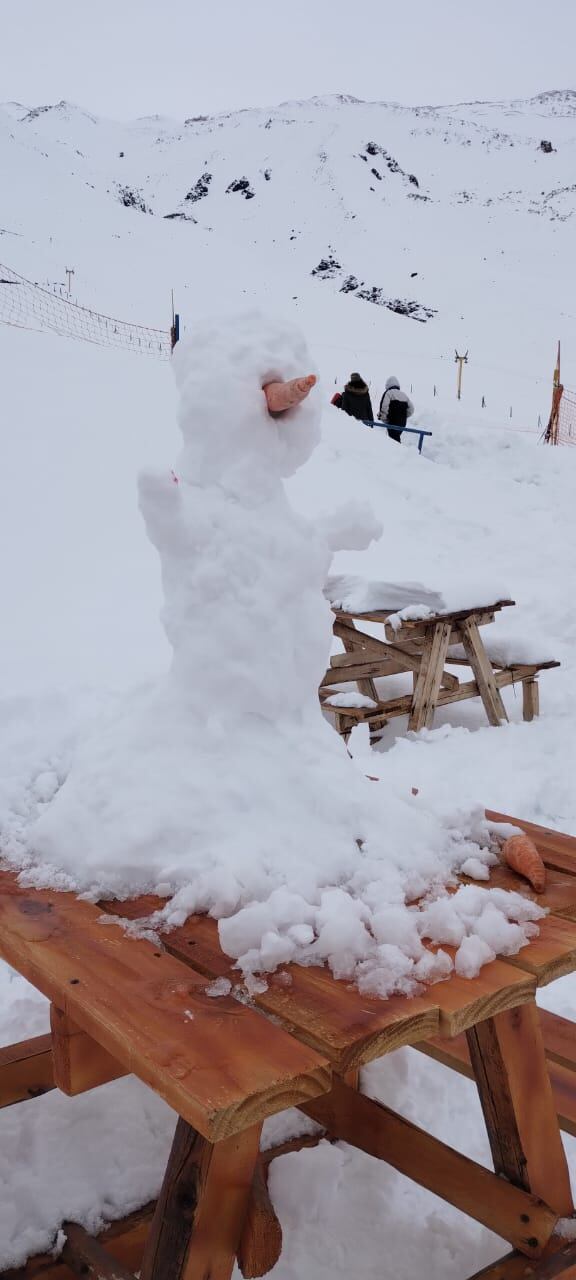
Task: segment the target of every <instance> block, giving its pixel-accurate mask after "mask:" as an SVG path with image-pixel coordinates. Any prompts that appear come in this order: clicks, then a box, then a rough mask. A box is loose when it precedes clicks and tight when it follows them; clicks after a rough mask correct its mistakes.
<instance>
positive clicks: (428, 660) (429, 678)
mask: <svg viewBox="0 0 576 1280" xmlns="http://www.w3.org/2000/svg"><path fill="white" fill-rule="evenodd" d="M449 643H450V623H449V622H439V623H438V624H437V625H436V626H435V627H434V630H433V632H432V634H431V635H430V636H429V638H427V639H426V641H425V643H424V648H423V651H422V661H421V663H420V670H419V672H418V679H417V680H416V685H415V688H414V694H413V699H412V706H411V708H410V717H409V720H408V728H409V729H411V730H412V731H413V732H414V733H418V732H419V730H420V729H425V728H427V729H429V728H430V727H431V725H432V723H433V720H434V711H435V709H436V704H437V701H438V694H439V692H440V686H441V684H442V674H443V671H444V663H445V662H446V654H447V653H448V645H449Z"/></svg>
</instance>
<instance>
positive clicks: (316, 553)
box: [27, 312, 538, 996]
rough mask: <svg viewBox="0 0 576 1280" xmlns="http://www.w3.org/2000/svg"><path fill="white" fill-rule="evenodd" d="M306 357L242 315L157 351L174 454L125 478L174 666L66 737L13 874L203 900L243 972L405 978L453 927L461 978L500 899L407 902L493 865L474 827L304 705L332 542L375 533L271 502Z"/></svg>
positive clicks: (395, 982) (304, 400) (291, 334)
mask: <svg viewBox="0 0 576 1280" xmlns="http://www.w3.org/2000/svg"><path fill="white" fill-rule="evenodd" d="M309 368H310V361H309V356H308V352H307V350H306V346H305V344H304V342H303V340H302V337H301V335H300V334H299V333H298V332H297V330H296V329H294V328H293V327H292V326H291V325H290V324H287V323H285V322H283V321H280V320H275V319H272V318H270V317H264V316H262V315H260V314H258V313H256V312H251V313H248V314H244V315H241V316H237V317H234V318H230V319H226V320H224V321H222V320H217V321H214V322H213V323H204V324H203V325H202V330H201V331H198V333H195V334H194V336H193V337H192V338H190V339H189V340H188V341H187V342H185V343H183V344H182V345H181V346H179V347H178V348H177V350H176V353H175V356H174V371H175V375H176V380H177V383H178V388H179V392H180V408H179V425H180V429H181V431H182V436H183V448H182V451H181V453H180V456H179V458H178V459H177V461H176V464H175V471H170V470H166V472H165V473H164V474H159V473H153V474H152V473H147V474H144V475H142V476H141V477H140V481H139V492H140V506H141V510H142V513H143V517H144V521H145V524H146V529H147V532H148V535H149V537H150V539H151V541H152V543H153V544H154V546H155V548H156V550H157V552H158V555H159V557H160V564H161V571H162V581H163V588H164V600H165V603H164V610H163V623H164V626H165V629H166V634H167V636H168V640H169V642H170V645H171V647H172V661H171V665H170V668H169V670H168V671H167V672H166V674H165V675H164V676H163V677H162V678H161V679H160V680H158V681H157V682H156V683H155V684H154V685H152V686H151V687H150V688H147V689H145V690H140V691H138V692H136V693H133V694H131V695H126V696H125V697H124V698H123V699H122V700H121V702H120V705H119V706H117V707H116V708H115V709H113V710H112V711H111V712H110V713H109V715H108V718H107V719H106V720H103V721H102V722H101V723H100V724H99V725H98V727H97V728H96V729H95V730H94V732H93V733H92V734H91V736H90V737H89V738H87V740H86V741H85V742H83V743H82V744H81V745H80V747H79V748H78V750H77V752H76V755H75V757H74V759H73V760H72V764H71V768H70V772H69V774H68V777H67V779H66V780H65V782H64V784H63V785H62V787H61V789H60V791H59V792H58V794H57V795H56V797H55V799H54V800H53V802H52V803H51V804H49V805H47V806H46V808H45V810H44V812H43V814H42V815H41V817H40V818H39V819H38V821H37V822H36V824H35V827H34V829H33V831H32V839H31V850H30V865H29V867H28V869H27V876H28V882H32V883H36V884H42V883H43V884H49V885H51V886H58V887H61V888H71V889H74V890H76V891H82V892H83V893H84V894H85V895H86V896H88V897H92V898H94V899H100V898H105V897H106V896H109V897H110V896H118V897H124V898H128V897H134V896H136V895H139V894H142V893H147V892H150V893H154V894H157V895H160V897H161V899H163V904H162V905H161V907H160V909H159V910H157V911H156V913H155V915H154V916H153V917H152V921H151V923H152V925H153V926H154V927H155V928H156V929H160V930H162V929H169V928H171V927H173V926H176V925H178V924H181V923H182V922H183V921H184V920H185V919H186V917H187V915H189V914H190V913H191V912H210V913H211V914H212V915H213V916H214V917H216V918H217V919H218V921H219V932H220V940H221V943H222V946H223V948H224V950H225V951H226V952H227V953H228V954H229V955H230V956H233V957H234V958H235V959H236V960H237V963H238V967H239V968H240V969H241V970H242V973H243V975H244V978H245V980H246V981H247V982H248V983H250V982H254V981H259V980H260V979H255V978H254V975H255V974H257V973H259V972H261V971H262V970H266V971H267V970H274V969H275V968H276V967H277V966H278V965H279V964H281V963H283V962H285V961H289V960H297V961H300V962H301V963H305V964H310V963H318V962H320V963H322V962H327V963H328V964H329V965H330V967H331V969H332V971H333V973H335V975H336V976H337V977H347V978H350V977H351V978H354V979H355V980H356V981H357V982H358V983H359V985H360V988H361V989H362V990H366V991H370V992H375V993H378V994H380V995H384V996H385V995H388V994H390V993H391V992H393V991H404V992H408V993H410V992H413V991H414V990H417V989H418V984H419V983H421V982H429V981H432V980H435V979H438V978H440V977H445V976H446V974H447V973H448V972H449V971H450V969H451V968H452V960H451V958H450V957H449V955H448V954H447V953H446V952H444V951H443V950H442V949H441V948H439V949H438V950H437V951H435V952H432V951H430V950H427V949H426V948H425V947H424V946H423V943H422V936H429V937H433V938H434V939H435V940H436V941H437V942H442V941H446V940H448V941H452V942H454V943H458V941H459V939H462V942H461V947H460V951H459V952H458V955H457V958H456V964H457V965H458V956H459V955H460V952H464V951H466V948H468V951H466V953H465V954H464V957H463V964H464V966H465V967H464V968H463V969H462V971H463V972H467V973H468V974H469V976H471V974H472V972H473V970H474V967H475V966H476V967H477V968H479V967H480V965H481V964H482V963H485V962H486V960H487V959H489V958H493V955H494V950H495V949H496V948H494V950H492V949H491V947H490V946H489V945H488V943H487V942H486V940H485V939H484V940H483V938H484V935H483V934H481V922H482V921H483V920H484V913H485V911H486V910H488V909H489V910H491V911H492V914H493V915H494V912H495V913H496V915H497V916H498V921H497V923H498V930H499V932H498V938H499V940H500V942H499V945H500V944H501V942H502V939H503V938H504V941H505V942H506V945H507V946H509V948H511V949H516V950H517V949H518V945H522V941H525V940H526V938H525V936H524V933H522V932H521V930H519V929H518V926H516V925H514V926H509V925H508V918H510V917H511V916H513V915H514V911H513V910H512V909H511V908H510V909H508V918H505V917H504V914H502V913H503V910H504V908H503V906H502V902H501V899H502V897H503V896H504V897H506V895H500V899H499V900H498V906H497V907H496V906H493V905H492V903H491V902H490V903H489V902H488V899H489V898H490V899H491V898H492V895H491V894H489V893H488V891H486V890H476V889H471V887H470V886H468V887H467V888H466V889H464V890H461V891H460V893H461V894H463V895H464V899H463V903H462V912H461V917H462V918H460V915H459V913H458V901H459V900H460V899H459V898H458V895H456V896H454V897H453V898H451V899H450V900H449V901H448V900H447V899H446V900H444V901H443V902H441V903H440V904H434V903H432V906H431V907H430V909H429V910H428V912H427V908H426V903H425V904H424V908H423V909H422V910H421V911H420V912H418V910H414V909H412V908H410V904H411V903H413V902H414V901H415V900H417V899H420V898H421V897H422V895H424V894H425V893H426V891H427V890H430V888H431V887H434V888H435V892H438V891H439V890H440V888H441V886H442V885H443V884H445V883H446V882H447V880H449V878H450V876H451V874H452V872H453V870H454V869H455V868H456V869H458V868H459V867H461V866H464V868H465V869H468V870H469V871H470V872H471V874H477V873H476V872H474V871H473V870H472V867H471V860H470V855H471V854H474V858H475V865H478V859H479V858H480V857H481V856H482V857H483V858H484V860H485V861H486V859H487V860H488V861H489V860H490V858H491V857H492V855H491V854H490V853H489V851H488V850H487V849H485V850H483V851H481V850H480V849H479V848H478V844H477V843H476V840H475V835H474V830H475V826H476V828H478V830H479V831H480V835H481V838H482V839H483V836H482V830H481V828H482V822H480V818H478V820H476V818H475V817H474V815H472V817H471V818H470V816H469V815H463V814H462V813H456V815H455V818H454V821H453V827H452V828H450V827H449V826H447V824H446V822H444V821H443V820H441V818H439V817H438V818H437V817H434V816H433V814H432V813H430V812H426V811H425V810H424V809H423V807H422V806H421V805H419V804H418V803H417V802H416V801H415V800H414V797H413V796H411V795H410V794H409V793H408V792H407V793H406V794H404V793H399V792H395V791H394V788H393V787H391V786H386V787H385V786H384V784H380V785H374V783H373V782H371V781H368V779H367V778H366V777H365V776H364V774H363V773H362V772H361V771H360V769H358V767H357V765H356V764H355V762H354V761H353V760H351V759H350V757H349V756H348V753H347V751H346V748H345V746H344V744H343V742H342V740H341V739H340V738H339V737H338V735H337V734H336V733H335V732H334V730H333V729H332V728H331V727H330V725H329V724H328V723H327V721H326V720H325V718H324V717H323V714H322V712H321V709H320V706H319V701H318V685H319V682H320V680H321V678H322V675H323V673H324V671H325V669H326V663H327V659H328V654H329V651H330V645H331V635H332V626H331V623H332V615H331V610H330V607H329V605H328V603H327V601H326V599H325V596H324V594H323V588H324V585H325V581H326V576H327V573H328V570H329V567H330V563H331V559H332V556H333V554H334V552H335V551H337V550H338V549H340V548H342V549H343V548H351V549H362V548H363V547H365V546H366V545H368V543H369V541H370V540H371V539H372V538H373V537H375V536H377V535H378V526H377V524H376V521H375V520H374V518H373V517H372V516H371V515H370V514H368V515H367V514H366V508H365V505H364V504H363V505H362V506H359V505H357V504H354V503H351V504H349V505H348V506H347V507H344V508H342V509H341V510H340V511H339V512H337V513H336V514H334V515H332V516H331V517H330V518H326V519H324V520H322V521H316V522H314V523H312V522H311V521H309V520H307V519H304V518H303V517H302V516H301V515H299V514H298V513H297V512H296V511H295V510H294V509H293V508H292V506H291V504H290V502H289V499H288V496H287V493H286V489H285V485H284V482H285V480H286V479H287V478H288V477H289V476H290V475H292V474H293V473H294V472H295V471H296V470H297V469H298V468H299V467H301V466H302V465H303V464H304V463H305V462H306V460H307V459H308V458H309V456H310V454H311V452H312V450H313V449H314V448H315V446H316V444H317V443H318V440H319V419H320V406H319V400H318V390H317V388H316V385H315V384H316V378H315V376H314V374H308V375H307V374H306V373H305V371H306V370H307V369H309ZM482 821H483V818H482ZM467 858H468V860H469V861H468V863H467V862H466V859H467ZM480 871H481V872H482V873H484V868H483V867H481V868H480ZM474 894H476V895H479V897H474ZM471 895H472V897H471ZM512 897H513V898H514V901H515V902H516V903H519V904H520V906H521V908H522V910H523V911H524V912H526V911H528V912H530V911H536V912H537V911H538V908H535V907H534V904H533V903H528V904H526V903H525V901H524V899H520V898H518V897H517V896H516V895H512ZM515 910H517V908H515ZM428 917H430V919H428ZM522 918H525V919H528V918H529V916H526V915H525V916H524V917H522ZM532 918H535V917H534V916H532ZM477 920H478V921H480V923H479V924H478V925H477V924H476V921H477ZM149 923H150V921H147V922H144V924H143V927H144V925H146V926H147V925H148V924H149ZM488 923H489V924H490V922H488ZM482 927H483V926H482ZM490 928H491V929H492V931H493V924H492V925H490ZM426 929H428V933H427V934H426V932H425V931H426ZM510 929H512V933H513V936H511V937H510V939H509V938H508V934H507V933H506V930H508V931H509V930H510ZM476 930H478V938H475V937H471V936H470V937H469V936H468V935H469V934H470V935H472V934H474V933H475V931H476ZM514 930H516V933H514ZM503 931H504V932H503ZM490 936H492V934H491V935H490ZM519 939H520V941H519ZM466 966H467V967H466Z"/></svg>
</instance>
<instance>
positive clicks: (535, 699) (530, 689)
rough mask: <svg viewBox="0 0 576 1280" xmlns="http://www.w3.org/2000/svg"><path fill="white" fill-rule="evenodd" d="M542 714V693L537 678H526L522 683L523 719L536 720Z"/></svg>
mask: <svg viewBox="0 0 576 1280" xmlns="http://www.w3.org/2000/svg"><path fill="white" fill-rule="evenodd" d="M539 715H540V693H539V689H538V681H537V680H525V681H524V684H523V685H522V719H523V720H527V721H530V720H534V718H535V716H539Z"/></svg>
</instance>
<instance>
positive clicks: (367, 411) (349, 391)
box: [332, 373, 374, 422]
mask: <svg viewBox="0 0 576 1280" xmlns="http://www.w3.org/2000/svg"><path fill="white" fill-rule="evenodd" d="M332 404H335V405H336V408H337V409H343V410H344V413H349V414H350V416H351V417H352V418H361V419H363V420H364V422H373V421H374V415H373V413H372V402H371V400H370V392H369V390H368V387H367V386H366V383H365V381H364V379H363V378H361V377H360V374H359V373H351V374H350V381H349V382H347V383H346V386H345V387H344V390H343V391H342V392H340V391H338V392H337V393H336V395H335V396H333V398H332Z"/></svg>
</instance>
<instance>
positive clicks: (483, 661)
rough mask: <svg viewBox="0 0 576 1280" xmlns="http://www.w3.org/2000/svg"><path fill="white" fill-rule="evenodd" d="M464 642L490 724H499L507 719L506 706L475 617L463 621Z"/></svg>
mask: <svg viewBox="0 0 576 1280" xmlns="http://www.w3.org/2000/svg"><path fill="white" fill-rule="evenodd" d="M461 629H462V643H463V645H464V650H465V652H466V657H467V658H468V661H469V663H470V666H471V668H472V671H473V672H474V676H475V679H476V683H477V685H478V690H479V693H480V697H481V699H482V702H483V703H484V709H485V711H486V715H487V716H488V720H489V722H490V724H493V725H499V724H501V723H502V721H503V720H507V719H508V716H507V714H506V708H505V706H504V703H503V701H502V697H501V694H500V692H499V689H498V686H497V684H496V680H495V678H494V672H493V670H492V665H491V663H490V660H489V658H488V654H487V653H486V650H485V648H484V645H483V644H482V640H481V637H480V632H479V630H478V624H477V623H476V622H475V620H474V619H473V618H465V619H464V620H463V622H462V623H461Z"/></svg>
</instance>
